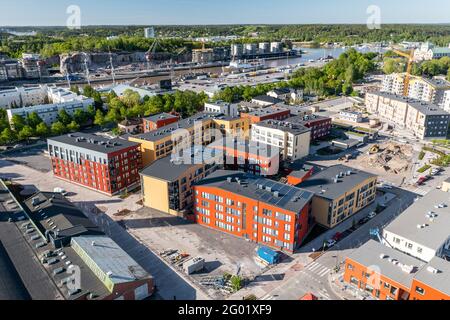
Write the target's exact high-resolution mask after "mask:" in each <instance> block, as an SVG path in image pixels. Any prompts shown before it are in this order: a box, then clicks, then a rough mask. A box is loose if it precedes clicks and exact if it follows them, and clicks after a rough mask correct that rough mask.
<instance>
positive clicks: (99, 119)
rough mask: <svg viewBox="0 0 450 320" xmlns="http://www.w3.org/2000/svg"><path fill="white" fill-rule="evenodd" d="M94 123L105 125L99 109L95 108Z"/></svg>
mask: <svg viewBox="0 0 450 320" xmlns="http://www.w3.org/2000/svg"><path fill="white" fill-rule="evenodd" d="M94 124H95V125H97V126H100V127H102V128H103V127H105V126H106V124H107V122H106V120H105V116H104V115H103V112H102V111H101V110H97V112H96V113H95V118H94Z"/></svg>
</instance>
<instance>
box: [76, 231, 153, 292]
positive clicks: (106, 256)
mask: <svg viewBox="0 0 450 320" xmlns="http://www.w3.org/2000/svg"><path fill="white" fill-rule="evenodd" d="M74 245H75V246H78V247H80V248H81V249H82V250H83V251H84V252H85V253H86V254H87V255H88V257H89V258H90V259H91V260H92V261H93V262H94V263H95V265H96V266H97V267H98V268H99V269H100V270H101V271H102V272H103V273H104V274H105V275H106V274H108V273H109V272H111V273H112V275H110V276H109V278H110V280H111V281H112V282H113V283H114V284H120V283H126V282H131V281H136V280H141V279H145V278H148V277H150V275H149V274H148V273H147V272H146V271H145V270H144V269H143V268H142V267H141V266H140V265H139V264H138V263H137V262H136V261H135V260H134V259H133V258H131V257H130V256H129V255H128V253H126V252H125V251H124V250H123V249H122V248H120V247H119V246H118V245H117V243H116V242H114V241H113V240H112V239H111V238H109V237H107V236H81V237H75V238H72V247H73V246H74Z"/></svg>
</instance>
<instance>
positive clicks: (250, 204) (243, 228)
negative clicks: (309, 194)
mask: <svg viewBox="0 0 450 320" xmlns="http://www.w3.org/2000/svg"><path fill="white" fill-rule="evenodd" d="M196 192H198V196H197V195H196ZM202 192H206V193H209V194H213V195H216V196H219V197H222V198H223V199H224V202H223V203H218V202H215V201H214V200H208V199H203V198H202ZM194 197H195V198H196V203H195V204H194V206H195V214H196V220H197V223H198V224H201V225H204V226H207V227H210V228H213V229H216V230H220V231H223V232H226V233H230V234H233V235H235V236H238V237H244V238H247V239H250V240H251V241H254V242H256V243H262V244H264V245H267V246H270V247H272V248H276V249H280V250H281V249H282V248H280V247H277V246H275V244H274V243H272V244H270V243H266V242H264V241H263V236H264V234H263V227H265V226H266V225H263V224H262V223H257V222H256V221H255V220H254V217H255V215H257V216H258V217H265V216H264V215H263V209H267V210H271V211H272V217H266V218H267V219H270V220H272V226H267V227H268V228H270V229H273V230H278V236H271V237H272V238H273V239H276V240H279V241H282V242H287V243H290V244H292V245H293V247H294V250H295V248H296V243H295V233H296V230H295V229H296V226H297V225H301V226H302V227H301V229H300V230H298V231H297V233H298V235H299V237H298V243H297V244H300V243H301V242H302V241H303V238H304V237H305V236H306V234H307V232H308V228H309V226H308V218H309V206H308V205H306V206H305V207H304V209H303V210H302V212H301V214H300V218H299V219H298V220H296V217H295V213H294V212H290V211H287V210H284V209H281V208H277V207H273V206H271V205H268V204H266V203H263V202H259V201H257V200H254V199H249V198H247V197H244V196H241V195H238V194H234V193H231V192H228V191H225V190H221V189H218V188H214V187H207V186H196V187H195V188H194ZM227 198H228V199H231V200H233V201H234V202H235V205H234V206H228V205H227V204H226V199H227ZM203 200H204V201H207V202H209V204H210V206H209V208H206V207H204V206H202V201H203ZM238 202H241V203H242V204H246V210H245V212H246V217H245V225H243V221H242V219H243V212H242V211H243V210H242V206H241V208H239V207H238V206H237V203H238ZM216 204H219V205H222V206H223V207H224V212H220V213H222V214H223V215H224V220H218V219H216V217H215V213H216V209H215V206H216ZM255 206H257V207H258V212H257V213H256V214H255V212H254V209H253V208H254V207H255ZM197 207H200V208H204V209H209V210H210V216H209V217H207V216H204V215H202V214H200V212H198V211H197ZM227 207H230V208H233V209H235V210H240V211H241V216H239V217H237V216H233V215H229V214H227V213H226V208H227ZM275 212H279V213H282V214H285V215H289V216H291V222H286V221H281V220H278V219H276V218H275ZM203 217H205V218H209V219H210V223H209V224H207V223H204V222H203V220H202V218H203ZM227 217H234V218H235V223H229V222H227V221H226V218H227ZM237 220H239V221H237ZM217 221H220V222H224V223H226V224H230V225H233V226H234V228H235V230H234V231H229V230H225V229H222V228H219V227H217V226H216V222H217ZM275 221H277V222H278V224H279V225H278V227H276V226H275ZM254 224H257V230H254V229H253V226H254ZM286 225H290V231H289V232H288V231H285V226H286ZM238 228H239V229H240V230H238ZM255 232H256V237H255V235H254V233H255ZM286 233H288V234H290V240H286V239H285V238H284V236H285V234H286ZM286 251H291V250H286Z"/></svg>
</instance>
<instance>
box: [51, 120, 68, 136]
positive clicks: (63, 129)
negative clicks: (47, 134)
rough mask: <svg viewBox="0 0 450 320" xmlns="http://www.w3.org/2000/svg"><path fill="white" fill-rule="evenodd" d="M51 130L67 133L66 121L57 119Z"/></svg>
mask: <svg viewBox="0 0 450 320" xmlns="http://www.w3.org/2000/svg"><path fill="white" fill-rule="evenodd" d="M51 131H52V134H54V135H59V136H60V135H63V134H65V133H67V128H66V126H65V125H64V123H62V122H60V121H57V122H55V123H53V124H52V128H51Z"/></svg>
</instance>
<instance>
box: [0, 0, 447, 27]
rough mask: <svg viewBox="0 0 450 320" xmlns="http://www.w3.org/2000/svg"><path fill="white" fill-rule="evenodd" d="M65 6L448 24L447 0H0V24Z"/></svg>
mask: <svg viewBox="0 0 450 320" xmlns="http://www.w3.org/2000/svg"><path fill="white" fill-rule="evenodd" d="M70 5H77V6H79V8H80V10H81V25H164V24H180V25H181V24H184V25H189V24H310V23H323V24H326V23H330V24H331V23H364V24H365V23H366V22H367V19H368V17H369V14H368V13H367V8H368V7H369V6H370V5H377V6H379V8H380V14H381V23H382V24H383V23H450V14H449V13H450V1H449V0H425V1H424V0H312V1H311V0H0V26H61V25H66V21H67V19H68V17H69V14H67V13H66V10H67V8H68V7H69V6H70Z"/></svg>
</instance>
